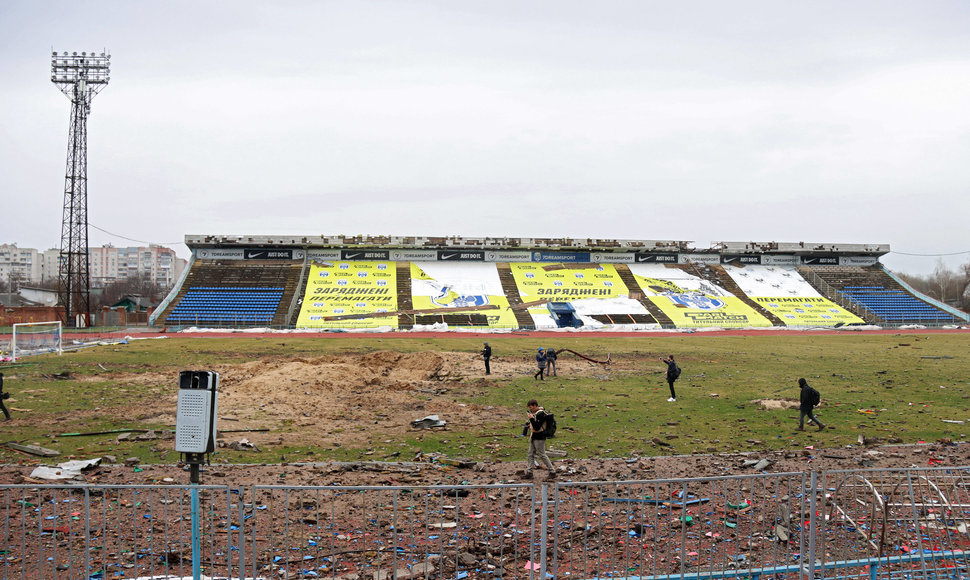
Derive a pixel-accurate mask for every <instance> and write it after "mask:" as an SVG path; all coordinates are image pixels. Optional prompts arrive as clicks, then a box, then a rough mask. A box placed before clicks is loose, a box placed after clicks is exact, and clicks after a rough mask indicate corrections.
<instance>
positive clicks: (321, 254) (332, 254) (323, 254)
mask: <svg viewBox="0 0 970 580" xmlns="http://www.w3.org/2000/svg"><path fill="white" fill-rule="evenodd" d="M307 257H308V258H310V259H311V260H339V259H340V250H307Z"/></svg>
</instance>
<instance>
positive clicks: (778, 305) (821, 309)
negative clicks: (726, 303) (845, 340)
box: [751, 296, 864, 326]
mask: <svg viewBox="0 0 970 580" xmlns="http://www.w3.org/2000/svg"><path fill="white" fill-rule="evenodd" d="M751 299H752V300H754V301H755V302H757V303H758V304H760V305H762V306H764V307H765V309H767V310H768V312H771V313H772V314H774V315H775V316H777V317H778V318H780V319H781V320H782V321H783V322H784V323H785V324H787V325H788V326H836V325H838V326H841V325H843V324H862V323H863V322H864V321H863V320H862V319H861V318H859V317H858V316H856V315H855V314H852V313H851V312H849V311H848V310H845V309H844V308H842V307H841V306H838V305H836V304H835V303H834V302H831V301H830V300H828V299H827V298H821V297H817V298H815V297H806V296H802V297H787V298H773V297H765V296H757V297H754V296H752V297H751Z"/></svg>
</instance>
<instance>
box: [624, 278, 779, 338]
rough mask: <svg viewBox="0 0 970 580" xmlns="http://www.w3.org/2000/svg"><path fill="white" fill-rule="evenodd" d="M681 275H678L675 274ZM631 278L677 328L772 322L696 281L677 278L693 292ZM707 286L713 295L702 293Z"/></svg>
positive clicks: (667, 282)
mask: <svg viewBox="0 0 970 580" xmlns="http://www.w3.org/2000/svg"><path fill="white" fill-rule="evenodd" d="M678 274H680V272H678ZM634 278H635V279H636V281H637V283H638V284H639V285H640V288H641V289H642V290H643V291H644V293H645V294H646V295H647V297H648V298H649V300H650V301H651V302H653V303H654V304H656V305H657V307H658V308H660V310H662V311H663V313H664V314H666V315H667V316H668V317H669V318H670V320H671V321H673V323H674V326H676V327H677V328H714V327H718V328H744V327H749V326H752V327H768V326H771V321H769V320H768V319H767V318H765V317H764V316H762V315H761V314H759V313H758V312H757V311H755V309H754V308H751V307H750V306H748V305H747V304H745V303H744V301H742V300H741V299H740V298H738V297H737V296H735V295H733V294H731V293H729V292H728V291H727V290H724V289H723V288H720V287H719V286H718V287H715V286H713V285H712V284H711V283H710V282H705V281H703V280H701V279H699V278H694V277H690V278H686V279H678V280H677V282H681V283H683V284H685V285H686V284H690V285H693V286H695V287H696V288H695V289H689V288H684V287H683V286H681V285H679V284H677V282H675V281H674V280H663V279H660V278H647V277H644V276H639V275H636V274H634ZM705 286H706V287H708V288H709V289H710V290H711V291H712V292H714V291H717V292H719V293H720V295H717V296H715V295H714V294H711V293H707V292H704V291H703V290H702V289H701V288H703V287H705Z"/></svg>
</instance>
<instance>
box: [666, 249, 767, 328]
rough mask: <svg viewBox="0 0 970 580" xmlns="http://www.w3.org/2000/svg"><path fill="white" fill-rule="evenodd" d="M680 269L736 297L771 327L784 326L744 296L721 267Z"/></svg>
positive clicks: (689, 266) (688, 267)
mask: <svg viewBox="0 0 970 580" xmlns="http://www.w3.org/2000/svg"><path fill="white" fill-rule="evenodd" d="M682 268H683V270H684V271H686V272H688V273H693V274H694V275H695V276H698V277H700V278H703V279H705V280H708V281H710V282H712V283H714V284H716V285H718V286H720V287H721V288H724V289H725V290H727V291H728V292H730V293H731V294H733V295H735V296H737V297H738V298H740V299H741V301H742V302H744V303H745V304H747V305H748V306H750V307H751V308H753V309H754V311H755V312H757V313H758V314H760V315H762V316H764V317H765V318H767V319H768V320H769V321H770V322H771V324H772V325H773V326H785V322H784V321H783V320H782V319H780V318H778V317H777V316H776V315H775V314H774V313H773V312H771V311H770V310H768V309H767V308H765V307H764V306H762V305H760V304H758V303H757V302H755V301H754V300H752V299H751V297H750V296H748V295H747V294H745V293H744V290H742V289H741V287H740V286H738V283H737V282H735V281H734V278H732V277H731V276H730V275H729V274H728V273H727V272H725V271H724V268H723V267H721V266H719V265H715V264H699V265H698V264H684V265H683V266H682Z"/></svg>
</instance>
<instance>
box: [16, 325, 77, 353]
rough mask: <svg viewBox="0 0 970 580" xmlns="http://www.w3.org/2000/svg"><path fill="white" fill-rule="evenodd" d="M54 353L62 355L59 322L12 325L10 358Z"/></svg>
mask: <svg viewBox="0 0 970 580" xmlns="http://www.w3.org/2000/svg"><path fill="white" fill-rule="evenodd" d="M49 352H56V353H57V354H63V352H64V350H63V343H62V342H61V322H60V321H59V320H58V321H55V322H21V323H19V324H14V325H13V338H11V339H10V358H11V359H12V360H17V359H18V358H20V357H24V356H30V355H34V354H45V353H49Z"/></svg>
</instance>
